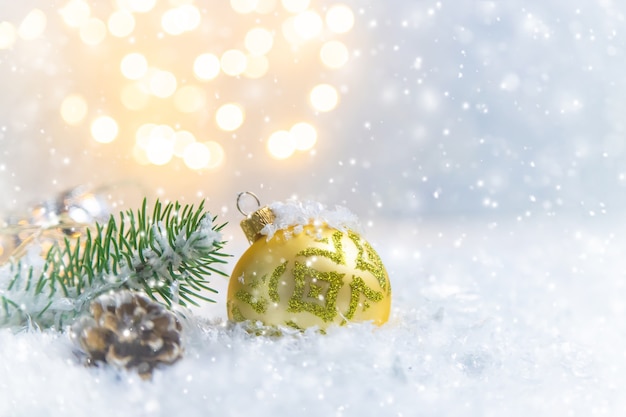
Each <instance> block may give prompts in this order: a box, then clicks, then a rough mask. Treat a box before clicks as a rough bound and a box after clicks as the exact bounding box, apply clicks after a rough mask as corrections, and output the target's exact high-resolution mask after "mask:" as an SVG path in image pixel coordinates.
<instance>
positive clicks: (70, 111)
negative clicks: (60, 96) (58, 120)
mask: <svg viewBox="0 0 626 417" xmlns="http://www.w3.org/2000/svg"><path fill="white" fill-rule="evenodd" d="M60 110H61V117H62V118H63V120H64V121H65V123H67V124H68V125H77V124H79V123H80V122H82V121H83V119H84V118H85V116H87V110H88V107H87V101H85V99H84V98H83V97H82V96H80V95H78V94H74V95H71V96H67V97H65V99H64V100H63V102H62V103H61V109H60Z"/></svg>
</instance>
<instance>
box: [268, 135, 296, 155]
mask: <svg viewBox="0 0 626 417" xmlns="http://www.w3.org/2000/svg"><path fill="white" fill-rule="evenodd" d="M267 150H268V152H269V153H270V155H271V156H272V157H273V158H275V159H287V158H289V157H290V156H291V155H293V153H294V152H295V151H296V141H295V139H294V137H293V136H292V135H291V134H290V133H289V132H287V131H286V130H278V131H276V132H274V133H272V134H271V135H270V137H269V138H268V139H267Z"/></svg>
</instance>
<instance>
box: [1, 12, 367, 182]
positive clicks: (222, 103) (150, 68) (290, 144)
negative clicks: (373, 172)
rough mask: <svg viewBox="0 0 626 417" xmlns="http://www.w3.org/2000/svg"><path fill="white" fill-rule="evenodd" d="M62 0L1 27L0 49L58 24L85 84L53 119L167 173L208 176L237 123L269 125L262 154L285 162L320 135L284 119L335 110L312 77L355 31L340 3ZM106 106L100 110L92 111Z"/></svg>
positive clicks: (335, 94)
mask: <svg viewBox="0 0 626 417" xmlns="http://www.w3.org/2000/svg"><path fill="white" fill-rule="evenodd" d="M339 1H341V0H339ZM61 3H62V4H61V5H60V7H59V8H58V12H59V13H58V15H57V16H53V14H50V13H48V16H46V14H44V13H43V12H42V11H41V10H39V9H34V10H31V12H30V13H29V14H28V15H27V16H26V17H25V18H24V19H23V20H22V22H21V23H19V21H17V23H16V22H15V21H14V22H8V21H7V22H0V50H3V49H9V48H14V47H15V45H16V43H17V45H19V43H20V42H21V40H30V39H37V38H39V37H41V35H42V34H43V33H44V32H45V30H46V25H47V24H49V25H50V26H51V27H52V25H53V23H55V22H53V18H56V19H57V22H56V23H57V24H58V23H61V24H62V27H63V30H65V31H67V32H68V33H74V35H73V36H72V37H68V38H67V39H68V45H71V47H77V48H76V51H77V52H76V53H72V52H70V55H69V59H70V60H71V59H74V60H75V64H76V65H77V66H80V65H83V61H82V60H84V59H86V55H88V58H89V62H88V64H89V68H90V69H89V71H92V72H93V76H92V74H91V73H85V74H84V75H85V77H83V76H82V75H81V77H77V80H80V81H81V82H84V78H88V79H89V80H90V81H89V83H90V84H89V85H87V84H84V85H82V88H83V89H82V90H74V91H73V92H74V93H80V94H70V93H71V92H70V91H67V90H65V92H64V94H65V95H66V96H67V97H66V98H65V100H63V102H62V103H61V106H60V114H61V118H62V120H63V121H64V122H65V123H66V124H68V125H72V126H77V128H79V129H87V130H90V133H91V137H92V138H93V140H95V141H97V142H100V143H109V142H112V141H114V142H116V143H117V144H118V145H116V146H126V145H127V146H128V147H127V148H126V151H127V152H131V149H132V155H133V157H134V158H135V159H136V160H137V162H138V163H140V164H152V165H166V164H168V163H169V162H170V161H172V160H173V159H175V160H177V161H178V162H177V165H174V166H175V167H180V166H183V164H184V166H186V167H188V168H189V169H191V170H210V169H215V168H217V167H220V166H222V165H223V163H224V162H223V161H224V160H225V158H226V156H227V155H226V152H225V148H224V147H223V145H222V144H221V143H220V141H221V140H223V139H224V138H225V137H229V136H232V137H233V138H234V137H238V136H241V135H240V133H241V132H239V131H238V130H239V129H242V128H244V127H246V128H247V127H248V126H246V125H247V124H255V125H257V126H259V127H263V126H264V125H265V124H267V125H265V126H272V127H271V129H272V132H274V133H272V134H271V135H269V137H267V140H266V141H265V143H264V145H265V147H266V149H265V151H267V152H268V154H269V155H270V156H271V157H272V158H274V159H286V158H290V157H292V156H294V155H296V154H298V153H299V152H308V151H310V150H311V149H313V148H314V147H315V146H316V144H317V142H318V140H320V139H319V137H318V126H316V125H315V124H313V123H311V122H310V121H309V122H304V121H301V122H298V123H295V124H294V120H296V121H297V120H304V119H305V118H306V114H307V113H313V112H314V113H315V114H317V115H318V116H320V115H319V113H323V112H330V111H332V110H333V109H335V108H336V107H337V106H338V104H339V100H340V94H339V91H338V89H337V87H334V86H333V85H331V84H330V83H328V81H322V80H329V79H331V78H330V77H326V76H325V75H324V76H322V77H319V71H322V72H323V73H324V74H326V73H327V72H328V71H329V70H337V69H340V68H343V67H345V66H346V64H347V63H348V62H349V60H350V51H349V48H348V46H347V45H346V44H345V43H344V42H342V40H341V39H340V36H338V35H340V34H343V33H346V32H348V31H350V30H351V29H352V28H353V26H354V24H355V13H354V12H353V11H352V9H350V7H348V6H346V5H345V4H341V3H338V2H336V1H333V0H331V1H330V3H324V4H319V2H313V1H311V0H229V1H228V2H224V4H223V5H219V6H218V5H216V7H214V8H213V7H209V6H208V5H207V4H205V3H201V2H199V1H198V0H164V1H157V0H111V1H110V2H105V3H106V4H102V5H101V4H100V3H97V2H94V1H90V0H62V1H61ZM224 6H226V7H224ZM244 14H245V15H246V16H242V15H244ZM222 19H224V23H222V22H221V20H222ZM228 19H231V21H230V22H229V21H228ZM232 19H235V20H232ZM48 20H49V21H48ZM216 22H217V24H216ZM84 45H87V46H88V48H85V47H84ZM177 48H180V50H177ZM86 49H88V50H86ZM305 63H306V64H305ZM85 68H87V66H85ZM80 69H81V71H82V67H80ZM85 71H87V70H85ZM81 74H83V72H81ZM316 74H317V76H316ZM87 98H88V99H89V100H90V101H89V102H88V101H87ZM266 103H271V105H269V104H268V105H267V106H266V105H265V104H266ZM303 103H308V104H309V105H310V108H308V109H307V108H306V106H305V107H303V106H302V104H303ZM104 104H106V113H107V115H102V112H103V111H104V108H103V105H104ZM259 106H263V107H262V109H260V108H259ZM275 106H276V107H275ZM277 109H280V110H277ZM298 111H304V112H305V114H300V115H299V114H298ZM87 118H88V119H87ZM85 120H90V123H89V124H86V123H85ZM319 120H320V122H321V121H322V118H321V117H320V119H319ZM153 122H158V123H153ZM264 129H265V127H263V130H264ZM133 131H134V132H135V138H134V141H133V140H132V139H131V141H130V142H131V143H125V142H126V141H127V138H126V137H125V132H133ZM231 132H237V135H235V134H234V133H231ZM245 132H246V134H247V133H248V129H246V130H245ZM207 136H208V137H211V138H212V140H210V141H207V139H206V138H207ZM246 147H247V145H246ZM252 148H253V145H251V146H250V152H251V153H250V154H252V152H254V151H253V150H252ZM176 169H178V168H176Z"/></svg>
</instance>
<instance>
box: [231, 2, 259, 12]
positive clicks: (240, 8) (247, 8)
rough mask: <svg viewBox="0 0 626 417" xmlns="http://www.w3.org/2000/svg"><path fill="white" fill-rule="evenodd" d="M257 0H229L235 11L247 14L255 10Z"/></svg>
mask: <svg viewBox="0 0 626 417" xmlns="http://www.w3.org/2000/svg"><path fill="white" fill-rule="evenodd" d="M258 3H259V1H258V0H230V7H231V8H232V9H233V10H234V11H235V12H237V13H241V14H248V13H252V12H253V11H255V10H256V8H257V5H258Z"/></svg>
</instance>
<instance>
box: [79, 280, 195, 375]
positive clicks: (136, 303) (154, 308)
mask: <svg viewBox="0 0 626 417" xmlns="http://www.w3.org/2000/svg"><path fill="white" fill-rule="evenodd" d="M90 310H91V314H92V317H86V318H84V319H83V320H81V321H80V322H79V323H78V324H77V325H75V326H74V327H73V328H72V333H71V334H72V338H73V339H74V340H75V341H76V342H77V343H78V344H79V345H80V347H81V348H82V350H83V351H84V353H85V354H86V356H87V358H86V363H87V364H88V365H93V366H97V365H98V364H99V363H107V364H109V365H113V366H116V367H118V368H126V369H136V371H137V372H138V373H139V375H140V376H141V377H142V378H144V379H147V378H150V377H151V376H152V370H153V369H154V368H155V367H156V366H157V365H159V364H166V365H170V364H173V363H174V362H176V361H177V360H178V359H180V357H181V356H182V352H183V350H182V346H181V330H182V326H181V324H180V322H179V321H178V320H177V319H176V316H175V315H174V314H173V313H172V312H170V311H169V310H167V309H166V308H165V307H163V306H162V305H161V304H159V303H157V302H154V301H152V300H150V299H149V298H148V297H146V296H144V295H142V294H138V293H135V292H131V291H120V292H117V293H112V294H105V295H101V296H99V297H98V298H96V299H95V300H94V301H93V302H92V303H91V306H90Z"/></svg>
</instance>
